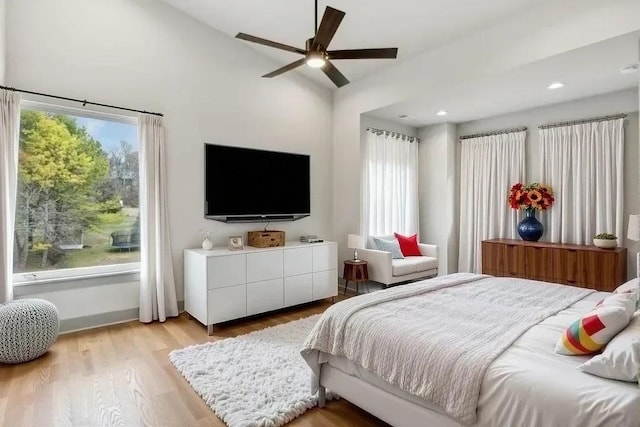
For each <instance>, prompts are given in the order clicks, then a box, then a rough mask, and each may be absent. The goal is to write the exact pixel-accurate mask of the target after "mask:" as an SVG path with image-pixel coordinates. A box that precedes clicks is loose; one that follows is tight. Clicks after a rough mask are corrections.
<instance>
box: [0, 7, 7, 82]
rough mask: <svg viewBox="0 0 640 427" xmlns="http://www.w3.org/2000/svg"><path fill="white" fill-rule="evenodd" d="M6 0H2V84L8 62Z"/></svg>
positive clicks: (0, 21)
mask: <svg viewBox="0 0 640 427" xmlns="http://www.w3.org/2000/svg"><path fill="white" fill-rule="evenodd" d="M6 4H7V2H6V0H0V84H4V81H5V69H6V67H5V64H6V60H7V59H6V40H7V24H6Z"/></svg>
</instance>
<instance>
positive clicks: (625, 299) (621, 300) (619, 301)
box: [594, 291, 638, 319]
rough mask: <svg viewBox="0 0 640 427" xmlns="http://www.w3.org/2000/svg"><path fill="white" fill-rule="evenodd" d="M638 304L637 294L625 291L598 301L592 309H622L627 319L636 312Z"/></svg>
mask: <svg viewBox="0 0 640 427" xmlns="http://www.w3.org/2000/svg"><path fill="white" fill-rule="evenodd" d="M637 302H638V294H636V293H635V292H631V291H625V292H623V293H620V294H611V295H609V296H608V297H606V298H605V299H603V300H602V301H600V302H599V303H598V304H596V306H595V307H594V309H596V308H599V307H617V308H623V309H624V311H625V313H626V314H627V316H628V317H629V319H631V317H632V316H633V312H634V311H636V303H637Z"/></svg>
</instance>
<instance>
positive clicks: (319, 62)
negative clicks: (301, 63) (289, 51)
mask: <svg viewBox="0 0 640 427" xmlns="http://www.w3.org/2000/svg"><path fill="white" fill-rule="evenodd" d="M325 62H326V61H325V59H324V55H323V54H322V52H309V54H308V55H307V65H308V66H309V67H311V68H322V67H324V64H325Z"/></svg>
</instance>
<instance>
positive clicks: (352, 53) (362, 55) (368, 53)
mask: <svg viewBox="0 0 640 427" xmlns="http://www.w3.org/2000/svg"><path fill="white" fill-rule="evenodd" d="M327 54H328V55H329V59H385V58H388V59H394V58H396V57H397V56H398V48H397V47H387V48H381V49H347V50H331V51H329V52H327Z"/></svg>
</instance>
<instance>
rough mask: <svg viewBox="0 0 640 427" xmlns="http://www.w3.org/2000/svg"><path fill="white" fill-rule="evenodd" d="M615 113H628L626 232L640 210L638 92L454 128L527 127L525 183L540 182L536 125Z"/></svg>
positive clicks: (464, 131)
mask: <svg viewBox="0 0 640 427" xmlns="http://www.w3.org/2000/svg"><path fill="white" fill-rule="evenodd" d="M615 113H628V116H627V119H626V120H625V125H624V131H625V147H624V159H625V163H624V194H625V196H624V202H625V206H624V221H625V222H624V231H625V233H626V230H627V221H628V219H629V214H631V213H638V212H639V211H640V200H639V198H638V194H639V188H638V178H639V175H638V165H639V162H638V161H639V157H640V150H639V148H638V147H639V145H640V139H639V137H638V90H637V89H636V88H633V89H629V90H625V91H620V92H613V93H609V94H604V95H600V96H594V97H590V98H583V99H579V100H575V101H571V102H564V103H561V104H554V105H549V106H546V107H540V108H534V109H529V110H523V111H518V112H516V113H512V114H507V115H502V116H496V117H491V118H487V119H484V120H477V121H474V122H469V123H463V124H460V125H459V126H458V133H459V135H470V134H475V133H479V132H487V131H492V130H500V129H508V128H514V127H521V126H525V127H527V128H528V132H527V140H526V181H527V182H535V181H539V180H540V142H539V135H538V126H539V125H542V124H546V123H554V122H561V121H565V120H575V119H582V118H589V117H598V116H604V115H609V114H615ZM505 197H506V190H505ZM619 237H621V236H619ZM543 240H544V237H543ZM624 241H625V247H627V248H628V260H627V271H628V275H629V277H635V271H636V269H635V268H636V261H635V254H636V252H637V251H638V246H637V244H636V243H633V242H630V241H627V240H626V239H624Z"/></svg>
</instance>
